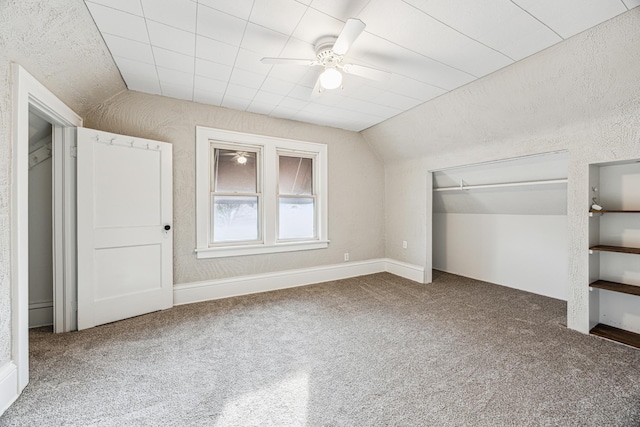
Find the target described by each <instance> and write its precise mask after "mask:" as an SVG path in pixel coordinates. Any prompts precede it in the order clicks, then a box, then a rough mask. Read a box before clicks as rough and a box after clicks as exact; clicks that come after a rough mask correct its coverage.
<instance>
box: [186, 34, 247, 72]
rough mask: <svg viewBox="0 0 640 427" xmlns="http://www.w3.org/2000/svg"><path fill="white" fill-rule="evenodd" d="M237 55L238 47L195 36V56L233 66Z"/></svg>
mask: <svg viewBox="0 0 640 427" xmlns="http://www.w3.org/2000/svg"><path fill="white" fill-rule="evenodd" d="M237 56H238V48H237V47H236V46H232V45H230V44H226V43H223V42H220V41H217V40H212V39H208V38H206V37H202V36H197V37H196V57H197V58H202V59H206V60H208V61H212V62H217V63H218V64H223V65H228V66H233V64H234V62H235V61H236V57H237Z"/></svg>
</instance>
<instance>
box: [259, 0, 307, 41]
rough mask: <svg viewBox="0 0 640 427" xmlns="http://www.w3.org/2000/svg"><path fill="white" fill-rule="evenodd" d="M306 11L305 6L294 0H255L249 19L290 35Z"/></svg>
mask: <svg viewBox="0 0 640 427" xmlns="http://www.w3.org/2000/svg"><path fill="white" fill-rule="evenodd" d="M306 11H307V6H305V5H303V4H301V3H298V2H297V1H295V0H255V1H254V3H253V10H252V11H251V16H250V18H249V21H251V22H253V23H254V24H258V25H262V26H263V27H266V28H269V29H272V30H274V31H278V32H280V33H282V34H285V35H290V34H291V33H293V30H294V29H295V28H296V27H297V26H298V22H300V19H301V18H302V15H304V13H305V12H306Z"/></svg>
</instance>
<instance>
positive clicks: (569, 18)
mask: <svg viewBox="0 0 640 427" xmlns="http://www.w3.org/2000/svg"><path fill="white" fill-rule="evenodd" d="M513 1H514V3H516V4H517V5H518V6H520V7H522V8H523V9H525V10H526V11H527V12H529V13H531V14H532V15H533V16H535V17H536V18H538V19H539V20H540V21H542V22H544V23H545V24H546V25H548V26H549V27H551V29H553V30H554V31H555V32H557V33H558V34H559V35H560V36H562V37H563V38H565V39H566V38H569V37H571V36H573V35H576V34H578V33H579V32H581V31H584V30H586V29H587V28H591V27H593V26H594V25H597V24H599V23H600V22H603V21H606V20H607V19H610V18H613V17H614V16H616V15H619V14H620V13H623V12H626V11H627V8H626V7H625V5H624V3H623V2H622V1H620V0H563V1H558V0H513Z"/></svg>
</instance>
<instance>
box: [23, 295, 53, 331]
mask: <svg viewBox="0 0 640 427" xmlns="http://www.w3.org/2000/svg"><path fill="white" fill-rule="evenodd" d="M49 325H53V301H43V302H35V303H29V327H30V328H37V327H39V326H49Z"/></svg>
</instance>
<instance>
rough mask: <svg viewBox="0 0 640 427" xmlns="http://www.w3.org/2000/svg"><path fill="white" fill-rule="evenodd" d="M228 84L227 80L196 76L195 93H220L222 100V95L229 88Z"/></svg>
mask: <svg viewBox="0 0 640 427" xmlns="http://www.w3.org/2000/svg"><path fill="white" fill-rule="evenodd" d="M227 84H228V83H227V82H226V81H222V80H215V79H208V78H206V77H201V76H195V78H194V82H193V85H194V93H209V94H211V93H217V94H220V99H221V100H222V95H224V92H225V90H227Z"/></svg>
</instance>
